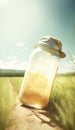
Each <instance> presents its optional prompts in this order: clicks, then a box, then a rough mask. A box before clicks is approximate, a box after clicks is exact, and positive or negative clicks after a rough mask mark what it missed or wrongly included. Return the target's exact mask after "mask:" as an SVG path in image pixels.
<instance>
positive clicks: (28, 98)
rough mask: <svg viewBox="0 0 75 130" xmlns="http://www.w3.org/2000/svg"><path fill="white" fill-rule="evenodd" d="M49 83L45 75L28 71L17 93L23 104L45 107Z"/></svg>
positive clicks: (47, 100)
mask: <svg viewBox="0 0 75 130" xmlns="http://www.w3.org/2000/svg"><path fill="white" fill-rule="evenodd" d="M50 90H51V89H50V85H49V83H48V79H47V77H46V76H45V75H43V74H41V73H31V72H29V73H28V74H27V76H26V78H25V82H24V84H23V86H22V89H21V91H20V94H19V99H20V101H21V102H22V103H23V104H26V105H29V106H32V107H37V108H45V107H46V106H47V104H48V102H49V96H50Z"/></svg>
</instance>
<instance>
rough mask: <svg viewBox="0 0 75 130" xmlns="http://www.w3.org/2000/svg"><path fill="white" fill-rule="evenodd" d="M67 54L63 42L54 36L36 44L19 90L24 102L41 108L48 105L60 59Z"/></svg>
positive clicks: (44, 38)
mask: <svg viewBox="0 0 75 130" xmlns="http://www.w3.org/2000/svg"><path fill="white" fill-rule="evenodd" d="M65 56H66V55H65V53H64V52H62V43H61V42H60V41H59V40H57V39H55V38H53V37H50V36H46V37H43V38H41V40H40V41H39V42H38V43H36V44H35V49H34V50H33V52H32V53H31V56H30V59H29V63H28V67H27V70H26V72H25V76H24V79H23V82H22V86H21V89H20V92H19V100H20V101H21V102H22V103H23V104H25V105H28V106H31V107H35V108H40V109H42V108H45V107H46V106H47V105H48V103H49V99H50V95H51V89H52V86H53V82H54V79H55V75H56V72H57V69H58V65H59V60H60V58H64V57H65Z"/></svg>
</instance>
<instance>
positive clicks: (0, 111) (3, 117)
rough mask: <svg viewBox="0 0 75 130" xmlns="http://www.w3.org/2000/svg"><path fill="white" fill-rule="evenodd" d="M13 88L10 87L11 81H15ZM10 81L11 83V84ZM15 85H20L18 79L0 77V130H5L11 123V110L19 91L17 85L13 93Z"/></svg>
mask: <svg viewBox="0 0 75 130" xmlns="http://www.w3.org/2000/svg"><path fill="white" fill-rule="evenodd" d="M15 80H16V82H15V86H14V88H13V87H12V83H14V82H13V81H15ZM11 81H12V83H11ZM17 83H19V84H20V82H19V78H18V82H17V78H8V77H7V78H5V77H3V78H2V77H0V130H5V128H7V127H8V126H9V125H10V124H11V123H12V120H11V117H12V110H13V109H14V106H15V104H16V100H15V99H16V94H17V92H18V89H19V84H18V88H17V92H14V89H15V88H16V86H17Z"/></svg>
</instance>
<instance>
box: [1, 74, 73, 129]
mask: <svg viewBox="0 0 75 130" xmlns="http://www.w3.org/2000/svg"><path fill="white" fill-rule="evenodd" d="M22 80H23V78H22V77H0V130H5V128H6V127H8V126H9V125H10V124H11V122H12V120H11V117H12V110H13V108H14V106H15V104H16V100H15V99H16V96H17V95H18V93H19V89H20V86H21V83H22ZM74 100H75V75H73V74H67V75H58V76H57V77H56V79H55V82H54V85H53V88H52V93H51V96H50V103H49V107H48V108H47V109H48V111H49V112H50V113H52V116H53V118H54V119H55V120H56V122H57V123H58V124H59V125H61V126H62V127H63V130H75V101H74Z"/></svg>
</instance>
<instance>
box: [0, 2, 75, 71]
mask: <svg viewBox="0 0 75 130" xmlns="http://www.w3.org/2000/svg"><path fill="white" fill-rule="evenodd" d="M46 35H50V36H53V37H55V38H57V39H59V40H61V42H62V43H63V51H64V52H65V53H66V58H64V59H61V61H60V65H59V70H58V71H59V72H61V73H64V72H70V71H73V67H74V66H75V64H72V63H71V60H70V58H71V57H72V58H73V60H74V61H75V0H0V69H1V68H2V69H24V70H25V69H26V66H27V63H28V59H29V56H30V54H31V52H32V50H33V45H34V43H36V42H37V41H39V40H40V38H41V37H42V36H46Z"/></svg>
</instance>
